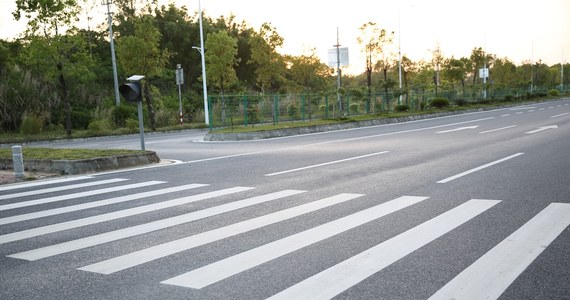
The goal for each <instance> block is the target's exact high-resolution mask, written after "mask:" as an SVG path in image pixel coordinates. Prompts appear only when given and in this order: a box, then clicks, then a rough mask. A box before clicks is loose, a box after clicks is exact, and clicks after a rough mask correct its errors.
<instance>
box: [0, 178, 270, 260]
mask: <svg viewBox="0 0 570 300" xmlns="http://www.w3.org/2000/svg"><path fill="white" fill-rule="evenodd" d="M251 189H252V188H250V187H235V188H229V189H225V190H220V191H215V192H209V193H204V194H200V195H196V196H190V197H187V198H186V199H185V200H186V201H187V202H186V203H189V202H195V201H200V200H205V199H209V198H214V197H219V196H224V195H229V194H233V193H239V192H243V191H247V190H251ZM177 200H179V199H177ZM255 200H257V199H255ZM263 201H267V200H265V198H264V199H263ZM251 202H254V204H257V202H259V200H257V202H255V201H251V199H246V200H243V201H238V202H232V203H230V204H227V205H220V206H216V207H212V208H209V209H204V210H201V211H197V212H193V213H189V214H184V215H180V216H176V217H172V218H168V219H164V220H159V221H154V222H150V223H145V224H142V225H138V226H133V227H128V228H123V229H119V230H115V231H111V232H107V233H102V234H98V235H94V236H90V237H86V238H82V239H78V240H73V241H69V242H65V243H61V244H56V245H52V246H47V247H43V248H38V249H34V250H29V251H25V252H21V253H16V254H12V255H9V257H13V258H20V259H25V260H38V259H42V258H46V257H50V256H54V255H59V254H63V253H68V252H71V251H75V250H79V249H84V248H87V247H92V246H96V245H100V244H104V243H109V242H112V241H117V240H120V239H125V238H128V237H133V236H135V235H140V234H144V233H149V232H152V231H156V230H160V229H165V228H168V227H172V226H176V225H180V224H184V223H188V222H192V221H196V220H200V219H203V218H207V217H211V216H214V215H217V214H221V213H224V212H228V211H231V210H235V209H239V208H243V207H246V206H248V205H253V204H251ZM236 203H239V204H241V205H235V204H236ZM122 213H123V212H121V217H123V214H122ZM111 214H113V213H111Z"/></svg>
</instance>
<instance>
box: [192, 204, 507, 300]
mask: <svg viewBox="0 0 570 300" xmlns="http://www.w3.org/2000/svg"><path fill="white" fill-rule="evenodd" d="M498 202H499V201H494V200H471V201H469V202H466V203H464V204H462V205H460V206H458V207H456V208H454V209H452V210H450V211H447V212H445V213H443V214H441V215H439V216H437V217H435V218H433V219H431V220H429V221H427V222H425V223H423V224H421V225H419V226H417V227H414V228H412V229H410V230H408V231H406V232H404V233H402V234H400V235H398V236H396V237H394V238H391V239H389V240H387V241H386V242H383V243H381V244H379V245H378V246H375V247H373V248H370V249H368V250H366V251H364V252H362V253H360V254H358V255H356V256H353V257H352V258H350V259H348V260H345V261H343V262H341V263H339V264H338V265H335V266H333V267H331V268H329V269H326V270H324V271H322V272H321V273H319V274H317V275H315V276H312V277H310V278H309V279H306V280H304V281H302V282H300V283H298V284H296V285H294V286H292V287H290V288H288V289H286V290H285V291H283V292H281V293H279V294H277V295H275V296H273V297H272V298H271V299H330V298H332V297H334V296H336V295H338V294H340V293H341V292H343V291H345V290H347V289H348V288H350V287H352V286H354V285H355V284H357V283H359V282H360V281H362V280H364V279H366V278H368V277H369V276H371V275H373V274H374V273H376V272H379V271H380V270H382V269H384V268H385V267H387V266H389V265H390V264H392V263H394V262H396V261H398V260H399V259H401V258H403V257H404V256H406V255H408V254H410V253H412V252H413V251H415V250H417V249H419V248H420V247H422V246H424V245H426V244H427V243H429V242H431V241H433V240H435V239H436V238H438V237H440V236H442V235H444V234H446V233H447V232H449V231H451V230H452V229H454V228H456V227H457V226H459V225H461V224H463V223H465V222H467V221H469V220H471V219H472V218H474V217H475V216H477V215H479V214H480V213H482V212H484V211H486V210H487V209H489V208H491V207H493V206H494V205H495V204H497V203H498ZM186 279H189V278H186Z"/></svg>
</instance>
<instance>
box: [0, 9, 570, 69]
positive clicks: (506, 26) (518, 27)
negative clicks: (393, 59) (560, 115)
mask: <svg viewBox="0 0 570 300" xmlns="http://www.w3.org/2000/svg"><path fill="white" fill-rule="evenodd" d="M89 1H92V0H89ZM14 2H15V1H14V0H9V1H8V0H0V4H1V6H2V10H1V11H0V14H1V16H0V28H1V31H0V38H3V39H6V38H9V37H12V36H14V35H16V34H18V33H19V32H21V31H23V29H24V28H25V22H16V21H14V20H13V18H12V16H11V12H12V11H13V10H14V7H15V4H14ZM93 3H94V8H93V10H92V12H91V16H92V17H93V19H94V20H93V21H92V26H93V23H95V24H98V23H101V22H102V21H104V20H105V14H104V13H105V8H104V7H103V6H101V5H100V3H101V1H100V0H95V1H94V2H93ZM160 3H164V4H167V3H168V1H165V0H160ZM175 3H176V5H177V6H182V5H185V6H186V7H187V8H188V9H189V11H190V12H191V14H192V12H194V11H197V10H198V0H176V1H175ZM201 4H202V9H203V10H204V12H205V13H206V14H207V15H208V16H210V17H212V18H217V17H219V16H221V15H223V16H229V15H230V14H232V13H233V14H234V15H235V16H236V18H237V20H238V21H241V20H245V21H246V22H247V23H248V24H249V25H250V26H252V27H254V28H256V29H258V28H259V26H260V25H261V24H262V23H264V22H271V23H272V24H273V25H274V26H275V27H276V28H277V32H278V33H279V34H280V35H281V36H282V37H283V38H284V39H285V44H284V47H283V49H281V52H282V53H287V54H293V55H301V54H306V53H309V50H310V49H312V48H315V49H316V53H317V54H318V55H319V56H320V57H321V58H322V60H323V62H325V63H326V60H327V51H328V49H330V48H333V47H332V46H333V45H334V44H336V28H337V27H338V28H339V33H340V44H341V45H342V46H343V47H348V48H349V54H350V65H351V66H350V67H349V68H348V70H347V71H348V72H350V73H361V72H362V71H363V69H364V60H365V59H364V56H363V55H362V51H361V48H362V47H361V46H360V45H359V44H358V43H357V40H356V38H357V36H358V35H359V30H358V28H359V27H360V26H361V25H362V24H364V23H366V22H368V21H372V22H376V23H377V24H378V26H379V27H380V28H384V29H387V30H389V31H394V32H395V39H394V47H395V48H394V51H395V52H396V53H397V46H398V40H399V38H400V39H401V42H400V46H401V52H402V54H403V55H406V56H408V57H410V58H411V59H413V60H416V61H417V60H420V59H429V58H430V57H431V52H430V51H431V50H433V49H434V48H435V47H436V45H437V44H438V43H439V45H440V49H441V51H442V52H443V55H444V56H445V57H451V56H455V57H456V58H459V57H463V56H469V55H470V53H471V50H472V49H473V48H475V47H482V48H484V49H485V50H486V51H487V52H488V53H491V54H496V55H497V56H499V57H508V58H509V59H511V60H512V61H514V62H515V63H517V64H519V63H521V62H523V61H530V60H531V59H532V60H534V61H538V60H542V61H543V62H544V63H546V64H549V65H552V64H558V63H560V61H561V60H562V58H563V57H564V61H565V62H568V61H569V60H570V59H569V58H570V0H540V1H536V0H475V1H473V0H469V1H467V0H423V1H422V0H402V1H394V0H350V1H340V0H324V1H321V0H287V1H281V0H279V1H278V0H240V1H237V0H202V1H201ZM85 27H86V26H85ZM563 55H564V56H563Z"/></svg>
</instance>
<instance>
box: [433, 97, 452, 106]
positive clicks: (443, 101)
mask: <svg viewBox="0 0 570 300" xmlns="http://www.w3.org/2000/svg"><path fill="white" fill-rule="evenodd" d="M430 106H431V107H435V108H443V107H448V106H449V100H447V98H433V99H432V100H431V101H430Z"/></svg>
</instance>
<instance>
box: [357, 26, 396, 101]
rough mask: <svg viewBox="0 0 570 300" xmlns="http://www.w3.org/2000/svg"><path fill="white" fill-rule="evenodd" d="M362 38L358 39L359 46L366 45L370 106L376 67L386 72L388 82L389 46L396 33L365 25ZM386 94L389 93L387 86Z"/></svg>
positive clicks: (385, 78) (361, 28)
mask: <svg viewBox="0 0 570 300" xmlns="http://www.w3.org/2000/svg"><path fill="white" fill-rule="evenodd" d="M359 29H360V31H361V33H362V34H361V36H359V37H358V38H357V41H358V43H359V44H361V45H364V46H365V49H364V52H365V54H366V83H367V86H368V95H369V96H368V104H367V105H370V104H369V103H370V94H371V86H372V70H373V67H374V66H376V68H377V69H381V70H383V72H384V82H387V81H388V80H387V79H388V78H387V72H388V69H389V68H390V53H389V52H388V49H387V48H388V46H389V45H390V44H391V43H392V41H393V39H394V32H390V33H389V32H387V31H386V29H380V28H379V27H378V25H377V24H376V23H374V22H368V23H364V24H363V25H362V26H360V28H359ZM385 88H386V93H387V92H388V91H387V86H385Z"/></svg>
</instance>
